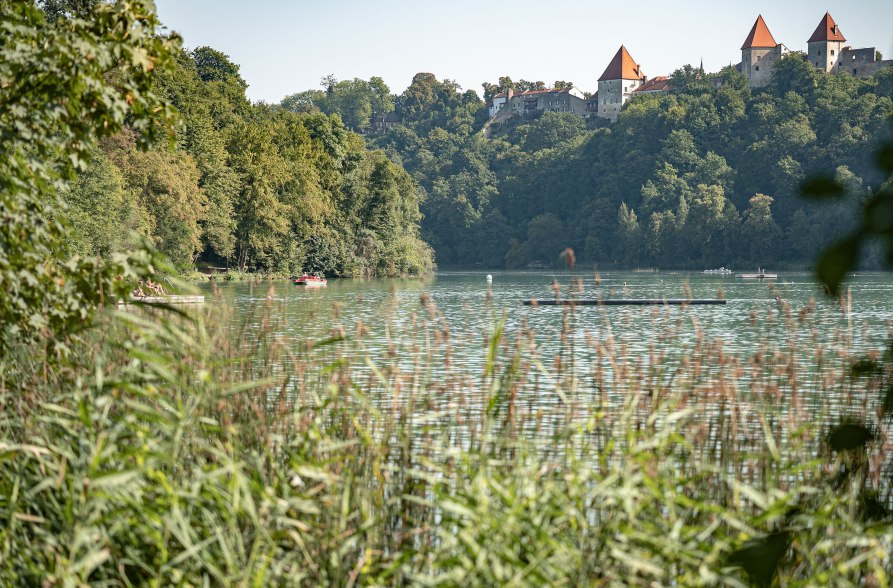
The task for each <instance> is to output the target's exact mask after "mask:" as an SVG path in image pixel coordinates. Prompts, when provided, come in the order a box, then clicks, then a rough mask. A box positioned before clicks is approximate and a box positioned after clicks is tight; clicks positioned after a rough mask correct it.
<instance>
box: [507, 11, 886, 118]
mask: <svg viewBox="0 0 893 588" xmlns="http://www.w3.org/2000/svg"><path fill="white" fill-rule="evenodd" d="M806 43H807V47H808V50H807V52H806V55H805V57H804V59H805V60H806V61H807V62H808V63H809V64H810V65H813V66H815V67H816V68H817V69H820V70H822V71H823V72H825V73H827V74H832V75H839V74H847V75H851V76H855V77H860V78H861V77H867V76H872V75H874V74H876V73H877V72H878V71H880V70H881V69H882V68H884V67H887V66H890V65H893V60H889V59H888V60H881V59H879V58H878V57H879V55H878V52H877V50H876V49H875V48H874V47H866V48H862V49H853V48H852V47H850V46H848V45H845V43H846V38H845V37H844V36H843V33H842V32H841V30H840V27H838V26H837V23H836V22H834V19H833V18H832V17H831V14H829V13H827V12H826V13H825V16H823V17H822V19H821V21H819V25H818V27H816V30H815V32H814V33H813V34H812V36H811V37H810V38H809V40H808V41H807V42H806ZM788 52H789V50H788V48H787V47H786V46H785V45H783V44H781V43H778V42H776V40H775V37H773V36H772V33H771V32H770V31H769V27H768V26H767V25H766V21H765V20H763V17H762V15H760V16H757V20H756V22H755V23H754V25H753V27H752V28H751V29H750V33H749V34H748V35H747V38H746V39H745V40H744V44H743V45H741V62H740V63H739V64H737V65H736V66H735V69H736V70H738V71H739V72H741V73H742V74H744V75H745V76H746V77H747V79H748V80H749V82H750V87H751V88H761V87H763V86H766V85H767V84H768V83H769V81H770V80H771V78H772V67H773V66H774V64H775V63H777V62H778V60H779V59H781V58H782V56H784V55H785V54H786V53H788ZM700 72H701V74H702V75H703V73H704V71H703V65H702V66H701V69H700ZM671 90H672V87H671V85H670V80H669V79H668V78H667V77H666V76H657V77H654V78H651V79H648V78H647V77H646V76H645V73H644V72H643V71H642V66H641V65H639V64H638V63H637V62H636V61H635V59H633V57H632V55H630V53H629V51H628V50H627V49H626V47H625V46H623V45H621V47H620V49H619V50H618V51H617V53H616V54H615V55H614V57H613V59H611V61H610V63H608V67H607V68H606V69H605V71H604V73H603V74H602V75H601V77H599V78H598V91H597V92H596V93H595V94H594V95H593V96H592V97H591V98H589V99H588V100H587V99H585V97H584V95H583V94H582V93H581V92H580V91H579V90H577V89H576V88H570V89H564V90H552V89H546V90H532V91H528V92H519V93H517V94H515V93H513V92H512V91H511V90H508V91H507V92H502V93H499V94H497V95H496V96H494V97H493V101H492V103H491V105H490V116H491V117H493V122H502V121H504V120H507V119H508V118H511V117H513V116H518V115H523V114H529V113H532V112H536V111H541V110H551V111H556V112H574V113H577V114H580V115H583V116H597V117H599V118H605V119H608V120H610V121H612V122H614V121H616V120H617V116H618V115H619V114H620V110H621V108H622V107H623V105H624V104H626V102H627V101H628V100H629V99H630V98H632V97H633V96H636V95H641V94H652V93H659V92H669V91H671Z"/></svg>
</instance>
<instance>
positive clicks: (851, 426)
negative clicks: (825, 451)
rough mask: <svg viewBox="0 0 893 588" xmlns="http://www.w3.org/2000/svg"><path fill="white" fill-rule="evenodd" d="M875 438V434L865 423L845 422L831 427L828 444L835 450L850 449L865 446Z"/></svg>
mask: <svg viewBox="0 0 893 588" xmlns="http://www.w3.org/2000/svg"><path fill="white" fill-rule="evenodd" d="M873 439H874V434H873V433H872V432H871V431H870V430H869V429H868V428H867V427H866V426H865V425H861V424H858V423H844V424H842V425H837V426H836V427H834V428H833V429H831V432H830V433H829V434H828V445H830V446H831V449H833V450H834V451H848V450H851V449H859V448H862V447H865V445H867V444H868V442H869V441H871V440H873Z"/></svg>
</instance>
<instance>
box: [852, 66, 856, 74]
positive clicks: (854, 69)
mask: <svg viewBox="0 0 893 588" xmlns="http://www.w3.org/2000/svg"><path fill="white" fill-rule="evenodd" d="M853 75H856V68H855V67H854V68H853Z"/></svg>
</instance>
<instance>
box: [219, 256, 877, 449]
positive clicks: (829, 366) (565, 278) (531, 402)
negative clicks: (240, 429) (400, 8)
mask: <svg viewBox="0 0 893 588" xmlns="http://www.w3.org/2000/svg"><path fill="white" fill-rule="evenodd" d="M490 273H491V274H492V276H493V281H492V283H491V284H488V282H487V279H486V276H487V272H478V271H469V272H441V273H439V274H437V275H436V276H432V277H430V278H426V279H419V280H369V281H362V280H329V285H328V286H327V287H324V288H309V289H308V288H304V287H300V286H294V285H292V284H291V283H289V282H286V281H280V282H261V283H259V284H255V285H251V284H246V283H225V282H224V283H221V284H218V285H211V284H206V285H203V286H202V288H203V289H204V290H205V292H206V293H207V294H208V295H210V296H214V297H215V300H216V304H223V305H226V306H228V307H229V308H230V309H231V310H232V313H231V316H232V328H233V329H234V330H239V329H247V330H249V331H255V332H262V331H265V330H266V331H269V329H271V328H272V329H273V331H274V332H275V334H276V335H278V336H279V337H280V339H281V340H284V341H286V342H288V343H287V344H290V343H292V342H293V343H294V347H295V349H300V348H301V346H302V345H303V344H306V343H307V342H313V341H317V342H318V341H322V340H325V339H327V338H330V337H331V335H332V334H333V332H336V333H337V332H340V333H343V334H346V335H347V336H348V338H350V339H351V341H352V343H351V345H350V346H346V347H344V346H342V347H337V346H336V347H337V350H336V351H330V352H328V353H330V355H329V356H326V357H325V358H324V360H325V361H331V360H333V359H337V358H338V357H343V355H342V356H339V355H338V354H343V353H354V354H355V355H363V356H365V357H368V358H370V360H371V361H365V360H364V359H361V360H359V361H354V362H352V363H351V368H350V369H351V371H352V373H353V374H354V376H353V377H354V381H357V382H360V385H361V387H362V388H363V390H364V393H366V394H368V395H369V397H370V399H371V401H372V402H373V403H374V404H376V405H377V406H379V407H387V406H390V407H391V409H392V410H393V407H394V406H395V403H397V401H396V397H397V396H398V392H396V391H395V390H399V397H400V398H399V404H400V405H401V406H402V407H403V408H402V409H401V410H403V409H406V407H407V406H409V408H408V410H410V411H411V412H412V413H413V414H414V415H416V418H418V419H420V420H422V419H439V420H440V421H444V419H446V420H447V421H449V422H451V423H454V424H455V421H453V420H450V419H454V417H455V415H456V414H459V413H461V414H463V415H466V416H465V417H464V418H462V419H461V421H462V422H465V423H472V424H471V425H470V426H471V427H472V428H473V427H474V426H475V425H474V423H479V422H480V415H481V410H482V406H483V405H484V404H485V402H486V401H485V397H486V394H487V392H486V390H487V388H488V384H487V378H486V376H485V373H484V372H485V367H484V366H485V363H486V360H487V348H488V344H489V340H490V336H491V335H492V333H493V331H494V328H495V327H496V325H498V324H503V325H504V337H503V341H504V344H503V347H502V348H501V350H500V355H499V359H498V362H497V363H499V362H501V363H500V365H502V366H504V365H505V364H506V363H507V362H508V361H510V360H509V359H508V358H509V356H510V355H511V352H512V349H513V348H522V347H523V349H524V351H523V352H522V354H521V357H522V361H523V362H524V366H522V370H521V371H522V372H523V376H522V378H521V380H522V381H521V383H520V384H519V385H517V387H516V389H517V395H518V396H517V399H518V404H519V409H518V410H519V414H520V417H519V418H520V419H521V420H522V421H524V422H525V423H527V422H529V423H534V421H535V424H531V425H530V427H529V428H526V426H524V427H522V428H524V429H525V430H535V431H539V432H542V431H546V432H547V433H549V432H550V431H552V432H554V431H557V430H558V429H559V428H560V427H561V426H562V425H561V422H562V421H561V420H560V419H559V418H557V417H556V419H555V421H554V422H553V423H552V424H548V423H547V424H546V425H543V423H542V421H541V417H542V415H559V414H563V415H565V416H564V417H561V418H570V419H571V420H572V421H574V422H577V421H582V420H583V419H586V418H588V415H591V414H592V413H593V411H597V410H598V409H597V406H605V404H604V403H605V402H606V401H607V402H608V403H609V405H611V406H614V407H615V408H620V407H622V406H623V404H624V402H626V399H627V398H628V395H629V391H630V390H631V389H633V388H635V389H638V390H640V391H641V390H643V389H646V388H649V387H650V386H651V384H650V383H647V382H646V383H645V384H643V382H644V381H645V380H647V379H648V378H650V377H652V376H649V375H647V374H648V373H649V370H650V369H651V368H652V367H654V366H658V367H659V368H660V369H661V370H662V371H661V374H662V375H660V376H659V378H663V380H662V382H660V384H661V385H663V387H664V389H671V390H675V389H687V390H691V391H692V398H693V400H691V403H692V404H691V405H692V406H694V405H697V407H698V408H697V410H698V411H699V412H698V414H699V417H698V418H703V420H704V421H705V422H706V421H708V420H709V421H711V422H715V421H716V420H717V419H720V418H721V414H731V412H730V411H732V410H734V411H735V415H736V417H735V418H736V419H740V422H741V423H742V425H741V432H740V433H739V435H740V437H741V439H743V440H744V442H745V443H754V444H755V445H754V446H755V447H756V446H757V445H758V444H759V442H760V441H759V440H760V439H762V435H763V427H764V426H765V424H764V423H763V421H762V420H761V419H763V418H764V417H765V416H766V415H767V408H768V409H769V411H771V412H772V413H774V414H776V415H778V416H777V418H780V419H783V420H786V421H787V422H789V423H791V424H790V426H789V427H785V430H786V431H788V432H790V431H792V430H794V429H796V427H797V426H800V424H803V423H810V424H813V423H815V424H817V423H819V422H820V420H823V421H826V422H827V420H828V419H831V420H834V419H837V418H839V416H840V415H841V414H843V413H849V412H853V414H856V413H861V414H866V413H870V412H871V410H872V409H871V408H870V406H869V404H867V403H866V402H867V400H866V398H868V397H869V396H871V397H872V398H873V397H875V396H877V395H876V394H875V395H873V396H872V395H865V394H861V393H858V392H857V388H856V387H854V386H853V384H852V382H851V381H849V380H848V376H847V374H848V373H849V368H848V366H849V364H850V363H852V362H853V361H855V360H856V359H857V358H858V357H860V356H861V355H863V354H866V353H871V352H875V353H877V352H878V351H879V350H883V349H884V348H885V347H886V345H887V344H888V340H890V338H891V318H893V274H883V273H874V274H859V275H855V276H852V277H851V278H850V279H849V281H848V285H847V287H846V288H845V291H848V293H849V294H848V296H846V297H845V300H844V301H843V303H841V301H840V300H834V299H830V298H828V297H825V296H824V295H823V294H822V292H821V290H820V289H819V287H818V286H817V285H816V284H815V282H814V281H813V279H812V277H811V275H810V274H806V273H783V274H780V275H779V278H778V279H777V280H773V281H759V280H744V279H739V278H735V277H734V276H714V275H704V274H700V273H685V272H678V273H677V272H641V273H640V272H607V273H603V274H601V275H598V276H597V275H596V274H594V273H584V272H554V273H553V272H529V271H528V272H509V271H502V272H490ZM553 283H555V284H557V286H558V291H557V294H558V295H559V296H561V297H562V298H597V297H601V298H603V299H608V298H660V299H663V298H688V297H689V296H691V297H692V298H716V297H722V298H724V299H726V300H727V301H728V302H727V304H726V305H722V306H691V307H646V306H628V307H624V306H611V307H577V308H576V309H573V310H569V309H566V308H562V307H548V306H539V307H531V306H525V305H523V302H524V301H525V300H530V299H551V298H554V297H555V296H556V290H555V287H554V286H553V285H552V284H553ZM265 308H268V309H269V311H268V312H269V313H271V314H270V315H268V316H267V318H264V311H263V309H265ZM360 333H362V335H360ZM326 349H330V348H328V347H327V348H326ZM606 350H607V351H606ZM246 352H248V353H251V352H252V351H251V350H250V349H246ZM699 357H700V358H701V359H697V358H699ZM692 358H695V359H692ZM701 361H702V362H703V368H696V369H695V368H692V367H691V365H690V364H691V363H692V362H701ZM320 365H323V364H320ZM683 365H684V366H687V367H686V368H685V369H684V370H683V369H676V368H678V367H679V366H683ZM373 366H376V367H377V368H385V367H387V368H389V369H390V370H391V371H390V372H389V375H388V376H387V379H388V380H389V381H388V383H387V384H380V383H376V378H375V377H373V376H374V375H375V374H374V370H375V368H374V367H373ZM569 368H570V369H569ZM627 369H629V370H631V373H634V374H637V375H634V376H633V378H632V379H633V380H635V379H636V378H638V380H637V381H636V382H635V383H634V384H633V385H629V384H618V382H619V381H621V380H622V379H623V377H622V376H620V377H619V378H618V376H619V375H620V374H621V373H622V372H624V371H625V370H627ZM395 372H396V373H397V375H396V376H395V375H394V373H395ZM568 374H570V379H571V380H573V381H572V382H570V383H568ZM643 374H645V375H643ZM680 374H681V375H680ZM829 374H830V375H829ZM364 378H365V379H364ZM400 378H403V379H402V380H400V384H398V385H395V383H394V382H396V381H397V380H399V379H400ZM676 378H678V379H676ZM724 378H725V379H726V382H729V383H730V384H729V386H731V388H733V389H734V390H733V391H732V396H733V397H734V398H735V401H734V402H735V408H734V409H732V408H730V407H729V405H728V404H725V401H724V400H717V398H718V397H719V396H721V395H722V394H726V393H727V391H723V392H716V389H717V384H716V382H717V381H720V382H721V381H722V380H723V379H724ZM379 382H380V380H379ZM722 386H725V384H723V385H722ZM567 390H572V392H571V394H570V395H571V396H572V397H573V398H572V401H573V402H572V403H576V405H575V407H572V408H571V409H570V410H571V411H572V412H573V414H572V415H571V416H570V417H567V415H568V414H569V413H568V409H567V406H568V395H567V394H565V392H563V391H567ZM723 390H725V388H723ZM819 392H821V393H819ZM854 394H856V395H854ZM859 394H861V395H859ZM416 399H418V402H417V403H414V401H415V400H416ZM767 399H768V400H767ZM648 410H649V409H647V407H646V409H645V412H646V413H647V412H648ZM431 415H440V416H433V417H432V416H431ZM444 415H447V416H444ZM643 418H647V415H646V416H645V417H643ZM525 419H526V420H525ZM424 422H430V421H429V420H425V421H424ZM565 422H566V421H565ZM450 426H453V425H450ZM810 426H811V425H810ZM458 428H459V429H461V431H460V432H459V433H458V434H457V435H456V438H459V439H462V440H463V441H462V442H463V443H466V444H467V442H468V439H469V438H470V436H471V435H473V433H471V432H470V429H468V428H466V426H465V425H462V426H459V427H458ZM745 428H746V429H747V431H748V432H747V433H745V432H744V430H745ZM788 432H786V433H780V435H781V436H783V437H786V436H787V435H788ZM533 434H537V433H535V432H534V433H533Z"/></svg>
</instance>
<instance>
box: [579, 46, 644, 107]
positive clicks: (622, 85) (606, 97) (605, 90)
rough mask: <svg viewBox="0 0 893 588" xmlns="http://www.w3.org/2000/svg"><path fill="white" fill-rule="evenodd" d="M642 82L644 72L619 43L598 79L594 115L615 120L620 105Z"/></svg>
mask: <svg viewBox="0 0 893 588" xmlns="http://www.w3.org/2000/svg"><path fill="white" fill-rule="evenodd" d="M644 83H645V74H644V73H642V68H641V67H640V66H639V64H637V63H636V61H635V60H634V59H633V58H632V55H630V54H629V51H627V50H626V47H624V46H623V45H621V46H620V49H619V50H618V51H617V53H616V54H615V55H614V59H612V60H611V63H609V64H608V67H607V68H606V69H605V73H603V74H602V76H601V77H600V78H599V79H598V99H597V101H595V104H596V109H597V112H596V116H599V117H601V118H607V119H610V120H611V121H612V122H614V121H616V120H617V115H618V114H619V113H620V109H621V107H622V106H623V105H624V104H625V103H626V101H627V100H629V98H630V96H632V94H633V92H635V91H636V89H637V88H639V87H640V86H642V85H643V84H644ZM590 109H591V106H590Z"/></svg>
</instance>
